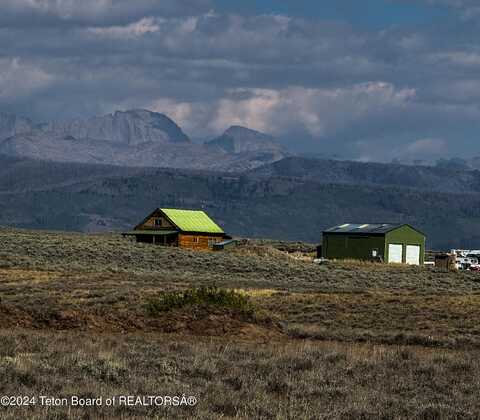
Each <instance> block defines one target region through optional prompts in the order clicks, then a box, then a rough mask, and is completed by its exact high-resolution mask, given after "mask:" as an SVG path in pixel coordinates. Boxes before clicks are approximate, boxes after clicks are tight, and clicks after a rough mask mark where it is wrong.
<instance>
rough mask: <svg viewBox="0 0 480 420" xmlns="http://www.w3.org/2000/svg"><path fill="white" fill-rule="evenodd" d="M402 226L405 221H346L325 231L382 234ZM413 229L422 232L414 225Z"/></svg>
mask: <svg viewBox="0 0 480 420" xmlns="http://www.w3.org/2000/svg"><path fill="white" fill-rule="evenodd" d="M402 226H405V223H345V224H343V225H339V226H334V227H331V228H330V229H327V230H325V231H324V232H325V233H349V234H352V233H358V234H366V233H370V234H373V233H380V234H382V233H388V232H390V231H392V230H394V229H397V228H399V227H402ZM407 226H410V225H407ZM410 227H411V226H410ZM412 229H414V230H416V231H417V232H419V233H422V232H420V231H419V230H417V229H415V228H413V227H412ZM422 235H423V233H422Z"/></svg>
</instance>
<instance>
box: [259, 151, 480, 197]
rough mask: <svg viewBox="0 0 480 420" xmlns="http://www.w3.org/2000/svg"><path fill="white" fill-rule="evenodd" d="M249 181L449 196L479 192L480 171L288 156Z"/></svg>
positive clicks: (262, 170) (260, 171)
mask: <svg viewBox="0 0 480 420" xmlns="http://www.w3.org/2000/svg"><path fill="white" fill-rule="evenodd" d="M249 176H250V177H252V178H259V179H266V178H271V177H281V178H296V179H300V180H304V181H306V180H308V181H312V182H316V183H322V184H329V183H334V184H351V185H357V184H362V185H381V186H394V187H404V188H414V189H420V190H427V191H443V192H452V193H462V192H480V172H479V171H476V170H466V169H458V168H450V167H433V166H407V165H400V164H394V163H363V162H352V161H339V160H320V159H307V158H301V157H288V158H286V159H283V160H280V161H278V162H274V163H272V164H269V165H265V166H262V167H259V168H256V169H254V170H252V171H250V172H249Z"/></svg>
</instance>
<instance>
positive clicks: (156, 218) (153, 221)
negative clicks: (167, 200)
mask: <svg viewBox="0 0 480 420" xmlns="http://www.w3.org/2000/svg"><path fill="white" fill-rule="evenodd" d="M158 223H160V224H158ZM175 228H176V227H175V226H174V225H173V224H172V223H170V222H169V221H168V219H167V218H166V217H165V216H164V215H163V214H162V213H161V212H160V211H157V212H155V213H154V214H152V215H151V216H150V217H149V218H148V219H146V220H144V221H143V222H142V223H140V224H139V225H138V226H136V227H135V230H162V229H166V230H170V229H175Z"/></svg>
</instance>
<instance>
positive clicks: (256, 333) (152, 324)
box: [0, 304, 283, 341]
mask: <svg viewBox="0 0 480 420" xmlns="http://www.w3.org/2000/svg"><path fill="white" fill-rule="evenodd" d="M0 328H1V329H12V328H24V329H33V330H61V331H68V330H79V331H91V332H102V333H107V332H122V333H126V332H135V331H137V332H138V331H142V332H158V333H172V334H177V335H191V336H207V337H208V336H215V337H238V338H242V339H245V340H256V341H263V340H269V339H274V338H280V337H282V336H283V333H282V331H281V328H280V326H279V325H277V324H276V323H275V322H274V321H271V320H269V319H262V320H260V321H256V320H255V319H246V318H245V317H244V316H242V315H241V314H236V313H234V312H230V311H221V310H216V311H215V312H213V313H209V312H208V311H205V310H203V311H198V310H191V309H186V310H182V311H176V312H174V313H166V314H162V315H160V316H155V317H152V316H148V315H146V314H145V313H143V312H137V313H131V312H118V313H115V312H111V313H94V312H88V311H85V310H72V309H68V310H63V309H62V310H58V311H46V312H43V313H41V312H38V313H37V312H35V313H33V312H29V310H28V309H27V308H19V307H15V306H9V305H5V304H0Z"/></svg>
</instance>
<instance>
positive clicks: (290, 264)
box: [0, 230, 480, 347]
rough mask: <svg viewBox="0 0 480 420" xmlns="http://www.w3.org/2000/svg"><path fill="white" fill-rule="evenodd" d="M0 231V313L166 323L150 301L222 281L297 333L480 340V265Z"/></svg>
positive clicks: (126, 324)
mask: <svg viewBox="0 0 480 420" xmlns="http://www.w3.org/2000/svg"><path fill="white" fill-rule="evenodd" d="M0 243H1V247H0V249H1V250H0V266H1V267H3V268H0V278H1V279H2V281H1V282H0V293H1V296H2V300H1V303H0V311H1V313H2V317H0V325H8V324H9V323H10V322H12V320H14V321H15V322H16V323H17V324H18V325H21V326H24V327H31V326H33V327H35V328H43V327H52V328H56V329H62V328H72V327H75V328H80V329H88V328H93V329H95V328H97V329H99V328H106V329H107V330H113V331H119V330H135V329H137V328H138V327H139V326H140V327H142V328H145V329H147V330H158V328H159V325H166V324H169V325H170V324H171V323H166V322H160V321H158V322H153V321H152V319H151V318H152V317H151V314H150V313H149V311H148V310H147V309H146V305H147V304H148V303H149V302H152V300H153V301H157V302H158V301H159V300H160V301H161V300H162V299H164V298H165V296H164V295H165V293H173V296H176V295H175V294H178V293H183V290H185V289H186V288H192V287H193V288H198V287H208V286H212V285H216V286H218V287H221V288H226V289H238V290H243V291H245V292H246V293H249V294H252V299H251V301H252V303H254V304H255V306H256V307H258V308H259V310H260V311H263V312H266V313H269V314H270V315H271V316H272V317H273V318H275V319H277V320H279V322H280V324H281V325H283V330H284V332H286V333H288V334H291V335H293V336H295V337H303V338H317V339H325V338H327V339H341V340H348V341H352V340H353V341H355V340H362V341H365V340H368V341H374V342H378V343H418V344H428V345H435V346H437V345H442V346H448V347H463V346H479V345H480V327H478V326H479V325H480V313H479V311H478V310H477V308H478V306H479V303H480V281H479V280H480V276H479V275H478V274H477V273H466V272H465V273H448V272H440V271H431V270H429V269H423V268H418V267H403V266H400V267H392V266H387V265H375V264H363V263H343V264H340V263H337V264H333V265H329V266H318V265H315V264H312V263H311V262H308V261H303V260H296V259H293V258H291V257H290V256H288V255H287V254H285V253H283V252H280V251H278V250H276V249H273V248H270V247H268V246H267V245H266V244H263V245H261V246H260V245H253V246H248V247H245V248H239V249H237V250H235V251H234V252H224V253H210V252H202V253H196V252H191V251H187V250H181V249H170V248H162V247H152V246H149V245H145V244H136V243H134V242H131V241H129V240H126V239H123V238H121V237H120V236H116V235H83V234H63V233H39V232H28V231H8V230H3V231H0ZM261 291H264V293H260V292H261ZM171 296H172V295H171ZM187 312H188V310H187ZM162 317H163V320H164V321H165V319H166V318H167V317H168V314H166V315H165V314H163V315H161V316H160V318H162ZM182 325H183V323H180V324H178V326H175V325H170V326H169V327H168V328H169V329H170V330H172V329H173V330H175V331H176V330H179V329H181V328H182ZM160 330H162V329H161V328H160Z"/></svg>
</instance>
